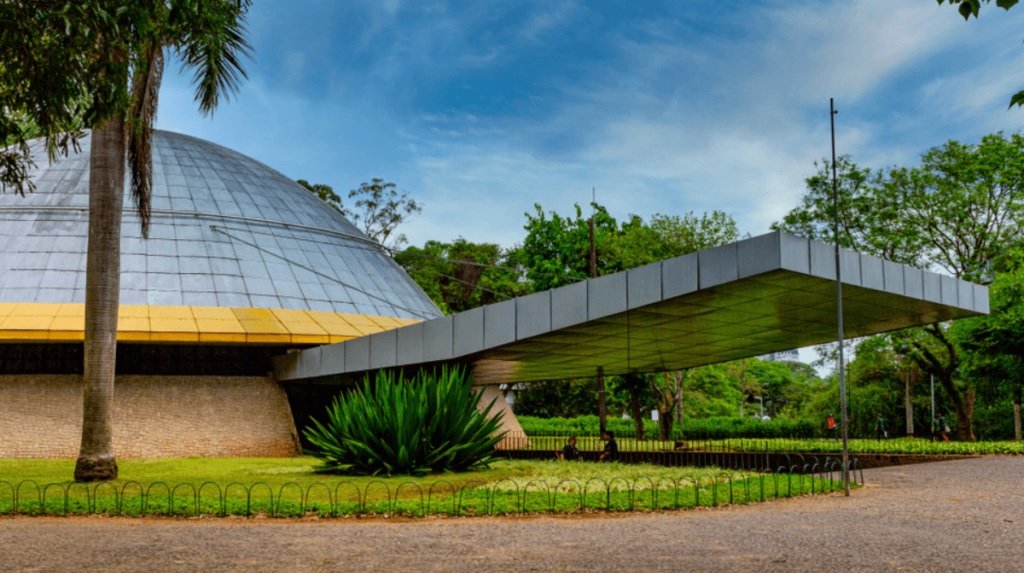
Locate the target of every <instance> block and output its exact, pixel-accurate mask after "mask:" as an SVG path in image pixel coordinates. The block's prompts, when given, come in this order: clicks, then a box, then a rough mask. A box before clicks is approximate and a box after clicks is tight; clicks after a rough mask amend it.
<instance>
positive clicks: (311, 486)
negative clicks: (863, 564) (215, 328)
mask: <svg viewBox="0 0 1024 573" xmlns="http://www.w3.org/2000/svg"><path fill="white" fill-rule="evenodd" d="M317 463H318V462H317V461H316V460H315V459H313V458H309V457H297V458H177V459H160V460H121V461H119V463H118V464H119V467H120V476H119V479H118V480H116V481H113V482H106V483H100V484H78V483H73V482H71V481H70V478H71V475H72V473H73V469H74V461H73V460H12V459H0V514H10V513H27V514H43V513H45V514H57V515H60V514H65V513H104V514H124V515H168V514H173V515H195V514H208V515H253V514H258V515H282V516H299V515H307V514H310V513H315V514H319V515H334V516H337V515H357V514H366V513H369V514H405V515H428V514H453V515H479V514H505V513H525V512H548V511H558V512H572V511H585V510H592V509H602V510H611V511H626V510H642V511H651V510H659V509H679V508H687V507H694V506H698V505H700V506H708V505H721V504H724V503H729V502H730V501H731V502H732V503H748V502H752V501H760V500H762V499H770V498H773V497H786V496H790V495H801V494H804V493H811V492H812V488H813V491H814V492H818V493H820V492H823V491H831V490H833V489H836V488H837V487H838V486H837V485H836V484H835V483H834V482H831V481H827V480H822V479H820V478H813V479H812V478H811V477H809V476H803V477H801V476H788V475H767V476H763V475H759V474H755V473H751V472H737V471H726V470H719V469H715V468H669V467H661V466H653V465H626V464H597V463H586V462H561V463H559V462H554V461H525V460H515V461H512V460H501V461H496V462H494V463H492V464H491V467H490V468H486V469H482V470H479V471H474V472H466V473H461V474H437V475H429V476H425V477H410V476H396V477H391V478H388V477H361V476H337V475H327V474H317V473H315V472H314V467H315V466H316V464H317Z"/></svg>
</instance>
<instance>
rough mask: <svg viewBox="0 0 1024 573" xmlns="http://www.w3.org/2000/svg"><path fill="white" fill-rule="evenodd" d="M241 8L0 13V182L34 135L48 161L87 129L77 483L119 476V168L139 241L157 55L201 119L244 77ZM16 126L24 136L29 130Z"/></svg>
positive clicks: (113, 5)
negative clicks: (175, 72) (114, 431)
mask: <svg viewBox="0 0 1024 573" xmlns="http://www.w3.org/2000/svg"><path fill="white" fill-rule="evenodd" d="M249 6H250V2H249V0H209V1H199V0H168V1H166V2H125V1H114V0H90V1H83V2H74V3H59V2H3V3H0V94H2V95H3V102H4V103H3V105H0V130H2V131H0V140H2V141H4V142H5V143H8V144H10V145H11V146H12V147H11V148H10V149H8V150H5V152H4V155H3V157H2V160H0V170H2V171H0V181H2V182H3V184H4V186H5V187H7V186H11V187H14V188H15V189H16V190H17V191H18V192H24V190H25V189H26V188H30V183H26V178H27V174H28V168H29V167H30V164H31V158H30V157H29V155H28V147H27V143H26V138H27V137H28V136H30V135H31V131H32V130H38V133H39V134H40V135H42V137H43V138H44V140H45V142H46V147H47V150H48V151H49V154H50V156H51V157H56V156H58V155H61V154H64V155H66V154H67V153H68V151H69V150H70V149H73V148H75V147H76V146H77V141H78V138H80V137H81V133H80V132H79V131H78V130H79V128H82V127H88V128H91V129H92V135H91V137H92V142H91V149H92V153H91V158H90V168H89V231H88V234H89V251H88V255H87V259H86V297H85V348H84V371H83V376H82V379H83V421H82V443H81V450H80V452H79V457H78V461H77V463H76V465H75V479H76V480H83V481H92V480H100V479H111V478H114V477H116V476H117V462H116V459H115V457H114V451H113V442H112V435H111V422H112V410H113V391H114V364H115V353H116V344H117V342H116V341H117V314H118V295H119V290H120V289H119V285H120V282H119V276H120V236H121V229H120V225H121V207H122V200H123V194H124V181H125V169H126V163H127V167H128V174H129V175H130V181H131V185H130V188H131V193H132V197H133V198H134V200H135V204H136V207H137V209H138V213H139V219H140V222H141V226H142V233H143V236H146V235H147V234H148V224H149V194H150V187H151V148H150V143H151V130H152V122H153V119H154V117H155V115H156V107H157V100H158V97H159V89H160V80H161V78H162V75H163V61H164V50H165V49H166V48H174V49H175V50H176V51H177V53H178V54H179V55H180V56H181V58H182V60H183V61H184V62H185V64H186V66H188V67H191V68H193V69H194V70H195V71H196V73H195V77H194V83H195V84H196V100H197V102H198V104H199V108H200V109H201V110H202V111H204V112H206V113H210V112H212V110H213V109H214V108H215V107H216V106H217V104H218V103H219V101H220V98H221V97H222V96H224V95H225V93H226V92H228V91H231V90H233V89H235V88H236V87H237V85H238V82H239V80H240V78H242V77H244V76H245V73H244V71H243V69H242V66H241V57H243V56H244V55H245V54H247V53H248V50H249V46H248V44H247V43H246V41H245V38H244V28H243V24H242V21H243V19H244V17H245V14H246V12H247V11H248V9H249ZM26 126H33V127H32V129H29V128H27V127H26Z"/></svg>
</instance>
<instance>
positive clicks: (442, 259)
mask: <svg viewBox="0 0 1024 573" xmlns="http://www.w3.org/2000/svg"><path fill="white" fill-rule="evenodd" d="M514 257H515V253H514V252H510V251H508V250H505V249H502V248H501V247H500V246H498V245H496V244H493V243H471V242H469V241H467V240H465V239H463V238H459V239H456V240H455V241H452V242H451V243H442V242H440V241H427V242H426V243H425V244H424V245H423V247H415V246H413V247H408V248H406V249H405V250H404V251H401V252H398V253H396V254H395V262H397V263H398V264H399V265H400V266H401V267H402V268H403V269H405V272H407V273H409V276H410V277H412V279H413V280H414V281H416V283H417V284H418V285H420V288H422V289H423V291H424V292H425V293H427V296H429V297H430V298H431V300H433V301H434V303H435V304H437V306H438V307H439V308H440V309H441V310H442V311H444V312H446V313H453V312H461V311H463V310H468V309H470V308H475V307H478V306H481V305H485V304H491V303H494V302H500V301H503V300H506V299H509V298H512V297H515V296H519V295H521V294H526V293H527V292H528V291H529V285H528V283H526V282H524V281H522V280H520V279H521V272H520V270H519V268H518V266H517V265H516V264H515V263H514V261H513V260H512V259H513V258H514Z"/></svg>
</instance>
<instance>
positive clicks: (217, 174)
mask: <svg viewBox="0 0 1024 573" xmlns="http://www.w3.org/2000/svg"><path fill="white" fill-rule="evenodd" d="M89 144H90V140H89V137H86V138H84V141H83V145H82V149H81V151H80V152H79V153H76V154H73V155H71V156H70V157H67V158H65V159H61V160H59V161H57V162H54V163H50V162H49V160H48V159H47V157H46V153H45V150H44V149H43V147H42V145H41V144H40V143H39V142H35V144H34V146H33V154H34V160H35V163H36V167H35V169H34V170H33V172H32V173H31V177H32V180H33V181H34V183H35V191H34V192H32V193H28V194H26V195H25V196H24V197H21V196H19V195H17V194H15V193H12V192H9V191H8V192H7V193H3V194H0V240H2V241H3V244H4V249H3V251H2V252H0V303H82V302H84V300H85V253H86V236H87V223H88V179H89ZM121 232H122V242H121V249H122V251H121V253H122V256H121V272H122V274H121V304H122V305H145V306H150V307H153V306H155V307H180V306H192V307H206V308H209V307H221V308H225V307H226V308H257V309H291V310H296V311H320V312H326V313H340V314H351V315H364V316H383V317H392V318H396V319H401V320H402V322H405V321H408V320H423V319H427V318H433V317H436V316H440V314H441V313H440V312H439V311H438V309H437V307H436V306H435V305H434V304H433V303H432V302H431V301H430V299H429V298H428V297H427V296H426V295H425V294H424V293H423V291H422V290H421V289H420V288H419V287H418V286H417V285H416V284H415V283H414V282H413V281H412V279H410V278H409V276H408V275H406V274H405V272H404V271H403V270H402V269H401V268H400V267H399V266H398V265H397V264H396V263H395V262H394V261H393V260H392V259H391V257H390V256H388V254H387V253H386V252H385V251H384V250H383V249H382V248H381V247H380V246H379V245H377V244H376V243H374V242H373V241H371V240H369V239H367V238H366V236H365V235H364V234H363V233H361V232H360V231H359V229H357V228H356V227H355V226H354V225H352V224H351V223H350V222H349V221H347V220H346V219H345V218H344V217H343V216H342V215H341V214H339V213H338V212H337V211H335V210H334V209H332V208H331V207H329V206H328V205H326V204H325V203H323V202H322V201H320V200H319V199H318V198H317V197H316V196H314V195H313V194H312V193H309V192H308V191H307V190H305V189H304V188H303V187H301V186H300V185H298V184H297V183H295V182H294V181H292V180H291V179H288V178H287V177H285V176H284V175H282V174H281V173H279V172H277V171H275V170H273V169H271V168H270V167H268V166H266V165H264V164H262V163H260V162H258V161H255V160H253V159H251V158H249V157H246V156H244V155H241V154H239V153H236V152H234V151H232V150H230V149H226V148H224V147H221V146H219V145H215V144H213V143H210V142H208V141H204V140H201V139H197V138H194V137H190V136H187V135H182V134H178V133H171V132H166V131H154V134H153V197H152V219H151V226H150V234H149V239H148V240H143V239H142V238H141V233H140V229H139V222H138V217H137V215H136V213H135V211H134V210H133V207H132V205H131V204H130V201H129V200H128V199H127V198H126V201H125V211H124V215H123V220H122V231H121Z"/></svg>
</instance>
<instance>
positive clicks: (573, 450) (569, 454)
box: [558, 436, 580, 462]
mask: <svg viewBox="0 0 1024 573" xmlns="http://www.w3.org/2000/svg"><path fill="white" fill-rule="evenodd" d="M558 459H560V460H562V461H563V462H573V461H576V460H578V459H580V451H579V449H578V448H577V447H576V436H569V439H568V440H567V441H566V443H565V446H563V447H562V452H561V453H560V454H559V455H558Z"/></svg>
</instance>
